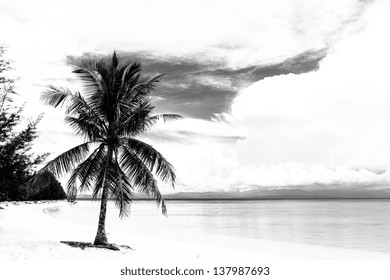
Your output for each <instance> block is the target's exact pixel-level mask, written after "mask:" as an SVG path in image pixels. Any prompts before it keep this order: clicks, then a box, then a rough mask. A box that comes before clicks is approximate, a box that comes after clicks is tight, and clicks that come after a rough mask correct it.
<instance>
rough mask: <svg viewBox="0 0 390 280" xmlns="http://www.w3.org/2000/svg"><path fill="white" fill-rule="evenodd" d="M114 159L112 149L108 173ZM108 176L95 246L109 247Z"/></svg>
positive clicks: (104, 186)
mask: <svg viewBox="0 0 390 280" xmlns="http://www.w3.org/2000/svg"><path fill="white" fill-rule="evenodd" d="M111 158H112V149H111V147H109V148H108V157H107V163H106V172H107V169H108V167H109V162H110V160H111ZM105 177H106V174H104V178H103V182H102V184H103V192H102V198H101V204H100V214H99V224H98V230H97V233H96V237H95V241H94V242H93V244H95V245H107V244H108V240H107V235H106V213H107V199H108V188H107V186H106V184H105V181H106V178H105Z"/></svg>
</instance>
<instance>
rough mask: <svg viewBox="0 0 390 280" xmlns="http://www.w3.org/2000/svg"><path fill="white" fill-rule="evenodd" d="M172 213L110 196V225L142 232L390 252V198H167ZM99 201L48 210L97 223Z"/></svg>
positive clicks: (64, 217)
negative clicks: (127, 210)
mask: <svg viewBox="0 0 390 280" xmlns="http://www.w3.org/2000/svg"><path fill="white" fill-rule="evenodd" d="M167 204H168V218H166V217H164V216H162V215H161V213H160V212H159V210H158V209H157V208H156V204H155V203H154V202H152V201H135V202H134V203H133V205H132V209H131V214H130V217H128V218H125V219H123V220H121V219H119V218H118V214H119V211H118V210H117V209H116V208H115V206H114V203H113V202H110V207H109V209H108V213H107V215H108V216H107V230H108V232H109V231H117V230H118V231H121V232H134V233H137V234H143V235H155V234H156V232H158V233H160V232H161V235H162V237H164V235H167V237H168V236H169V235H171V234H172V235H174V234H180V235H185V234H186V233H189V232H191V233H192V234H193V233H199V234H202V233H205V234H220V235H227V236H235V237H244V238H252V239H264V240H275V241H284V242H296V243H304V244H317V245H325V246H332V247H343V248H351V249H363V250H370V251H381V252H390V238H389V236H390V218H389V217H390V200H321V201H308V200H294V201H288V200H275V201H168V202H167ZM98 212H99V203H97V202H90V201H80V202H78V203H77V204H76V205H73V206H71V207H64V208H57V209H55V211H48V212H47V213H48V214H49V215H52V216H53V217H56V218H59V219H61V220H65V221H69V222H72V223H77V224H80V225H91V226H96V225H97V219H98V214H99V213H98Z"/></svg>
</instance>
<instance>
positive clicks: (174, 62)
mask: <svg viewBox="0 0 390 280" xmlns="http://www.w3.org/2000/svg"><path fill="white" fill-rule="evenodd" d="M325 55H326V50H319V51H307V52H304V53H301V54H299V55H297V56H295V57H292V58H289V59H287V60H285V61H282V62H279V63H274V64H264V65H253V66H249V67H245V68H238V69H232V68H229V67H227V66H226V65H225V64H224V63H223V62H221V61H204V60H202V57H199V58H194V57H191V58H186V57H184V58H183V57H158V56H156V55H154V54H151V53H147V52H120V56H121V57H122V58H123V59H130V60H138V61H140V62H141V63H142V65H143V70H144V72H145V73H147V74H150V75H156V74H162V73H163V74H166V76H165V77H164V78H163V79H162V81H161V83H160V84H159V86H158V87H157V89H156V91H155V92H154V94H153V102H154V104H155V105H156V109H157V111H159V112H172V113H179V114H182V115H184V116H187V117H193V118H201V119H210V118H212V117H213V116H214V115H215V114H219V113H223V112H229V109H230V105H231V102H232V100H233V98H234V97H235V96H236V95H237V93H238V91H239V90H240V89H241V88H243V87H245V86H247V85H249V84H251V83H253V82H255V81H259V80H261V79H264V78H266V77H272V76H277V75H285V74H290V73H294V74H301V73H306V72H310V71H315V70H317V69H318V67H319V62H320V61H321V59H323V58H324V57H325ZM101 57H102V56H101V55H98V54H93V53H85V54H83V55H82V56H79V57H75V56H68V57H67V63H68V64H69V65H73V66H75V65H80V63H81V62H82V61H83V60H84V59H98V58H101Z"/></svg>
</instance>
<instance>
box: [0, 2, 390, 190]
mask: <svg viewBox="0 0 390 280" xmlns="http://www.w3.org/2000/svg"><path fill="white" fill-rule="evenodd" d="M389 11H390V3H389V1H385V0H373V1H364V0H361V1H357V0H344V1H337V0H329V1H322V0H311V1H305V0H275V1H258V0H257V1H249V0H240V1H233V0H232V1H219V0H213V1H205V0H196V1H192V0H186V1H182V0H181V1H179V0H171V1H166V0H164V1H158V0H146V1H121V0H112V1H109V2H107V1H96V0H95V1H91V0H85V1H80V0H78V1H75V0H68V1H64V0H50V1H43V0H38V1H27V0H25V1H23V0H14V1H4V0H0V26H2V27H3V28H2V32H1V39H0V44H2V45H6V46H7V47H8V52H7V58H10V59H11V60H12V61H13V67H14V70H13V71H12V73H10V74H11V75H13V76H14V77H16V78H17V84H16V86H17V91H18V93H19V97H18V102H20V103H25V111H24V114H25V115H26V116H27V117H34V116H36V115H37V114H40V113H44V118H43V120H42V121H41V123H40V124H39V135H40V137H39V138H38V139H37V141H36V144H35V146H34V151H35V152H37V153H40V152H50V153H51V154H52V155H51V156H52V157H53V156H55V155H57V154H59V153H60V152H61V151H64V150H65V149H67V148H70V147H72V146H74V145H76V144H78V143H79V142H80V141H82V139H78V138H76V137H75V136H74V135H73V134H72V131H71V130H70V129H69V128H68V127H66V126H65V124H64V122H63V117H64V115H63V112H61V111H58V110H54V109H51V108H49V107H45V106H43V105H42V104H41V102H40V100H39V96H40V94H41V93H42V92H43V91H44V90H45V88H47V86H48V85H56V86H66V87H69V88H71V89H78V88H80V84H79V82H78V81H77V80H76V77H75V76H74V75H73V74H72V73H71V71H72V69H73V67H74V65H76V64H77V63H78V61H80V60H82V59H84V58H88V57H96V58H100V57H104V56H106V55H109V54H110V53H112V52H113V50H116V51H117V52H118V53H119V55H120V56H121V57H122V58H123V59H131V60H138V61H140V62H141V63H142V64H143V69H144V72H145V73H147V74H150V75H155V74H160V73H165V74H166V76H165V77H164V79H163V81H162V82H161V83H160V84H159V86H158V87H157V89H156V91H155V92H154V93H153V95H152V101H153V104H155V105H156V112H158V113H162V112H169V113H179V114H182V115H183V116H185V117H186V118H185V119H183V120H180V121H176V122H173V123H169V124H158V125H157V126H156V127H155V128H154V129H153V130H152V131H151V132H150V133H148V134H147V135H145V136H142V139H143V140H145V141H146V142H148V143H151V144H152V145H153V146H155V147H156V148H157V149H159V150H160V151H161V152H162V153H163V154H164V155H165V156H166V157H167V159H168V160H169V161H170V162H171V163H172V164H173V165H174V166H175V169H176V173H177V188H176V190H177V191H184V192H186V191H242V190H248V189H274V188H305V187H307V186H314V185H315V186H319V188H323V189H326V188H327V187H328V186H329V187H332V188H334V185H335V184H337V185H339V186H343V187H349V188H354V189H355V190H359V189H361V188H363V187H362V186H364V188H365V189H367V186H372V190H373V191H374V190H375V189H378V188H381V189H389V190H390V188H389V186H390V132H389V129H388V127H389V125H390V110H389V108H390V95H389V93H390V84H389V83H388V78H387V77H388V75H389V72H388V65H389V63H390V54H389V52H388V50H389V49H390V48H389V47H390V39H389V38H388V26H390V18H389V17H388V16H387V15H388V12H389ZM162 188H163V191H164V192H170V190H169V189H168V188H167V187H166V186H162ZM368 188H369V187H368Z"/></svg>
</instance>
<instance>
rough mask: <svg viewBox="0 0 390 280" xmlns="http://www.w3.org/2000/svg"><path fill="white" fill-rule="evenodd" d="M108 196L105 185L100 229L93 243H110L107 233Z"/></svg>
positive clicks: (101, 205)
mask: <svg viewBox="0 0 390 280" xmlns="http://www.w3.org/2000/svg"><path fill="white" fill-rule="evenodd" d="M107 198H108V190H107V188H106V187H105V186H104V187H103V193H102V202H101V204H100V214H99V224H98V230H97V233H96V237H95V241H94V242H93V244H95V245H107V244H108V241H107V235H106V213H107Z"/></svg>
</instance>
